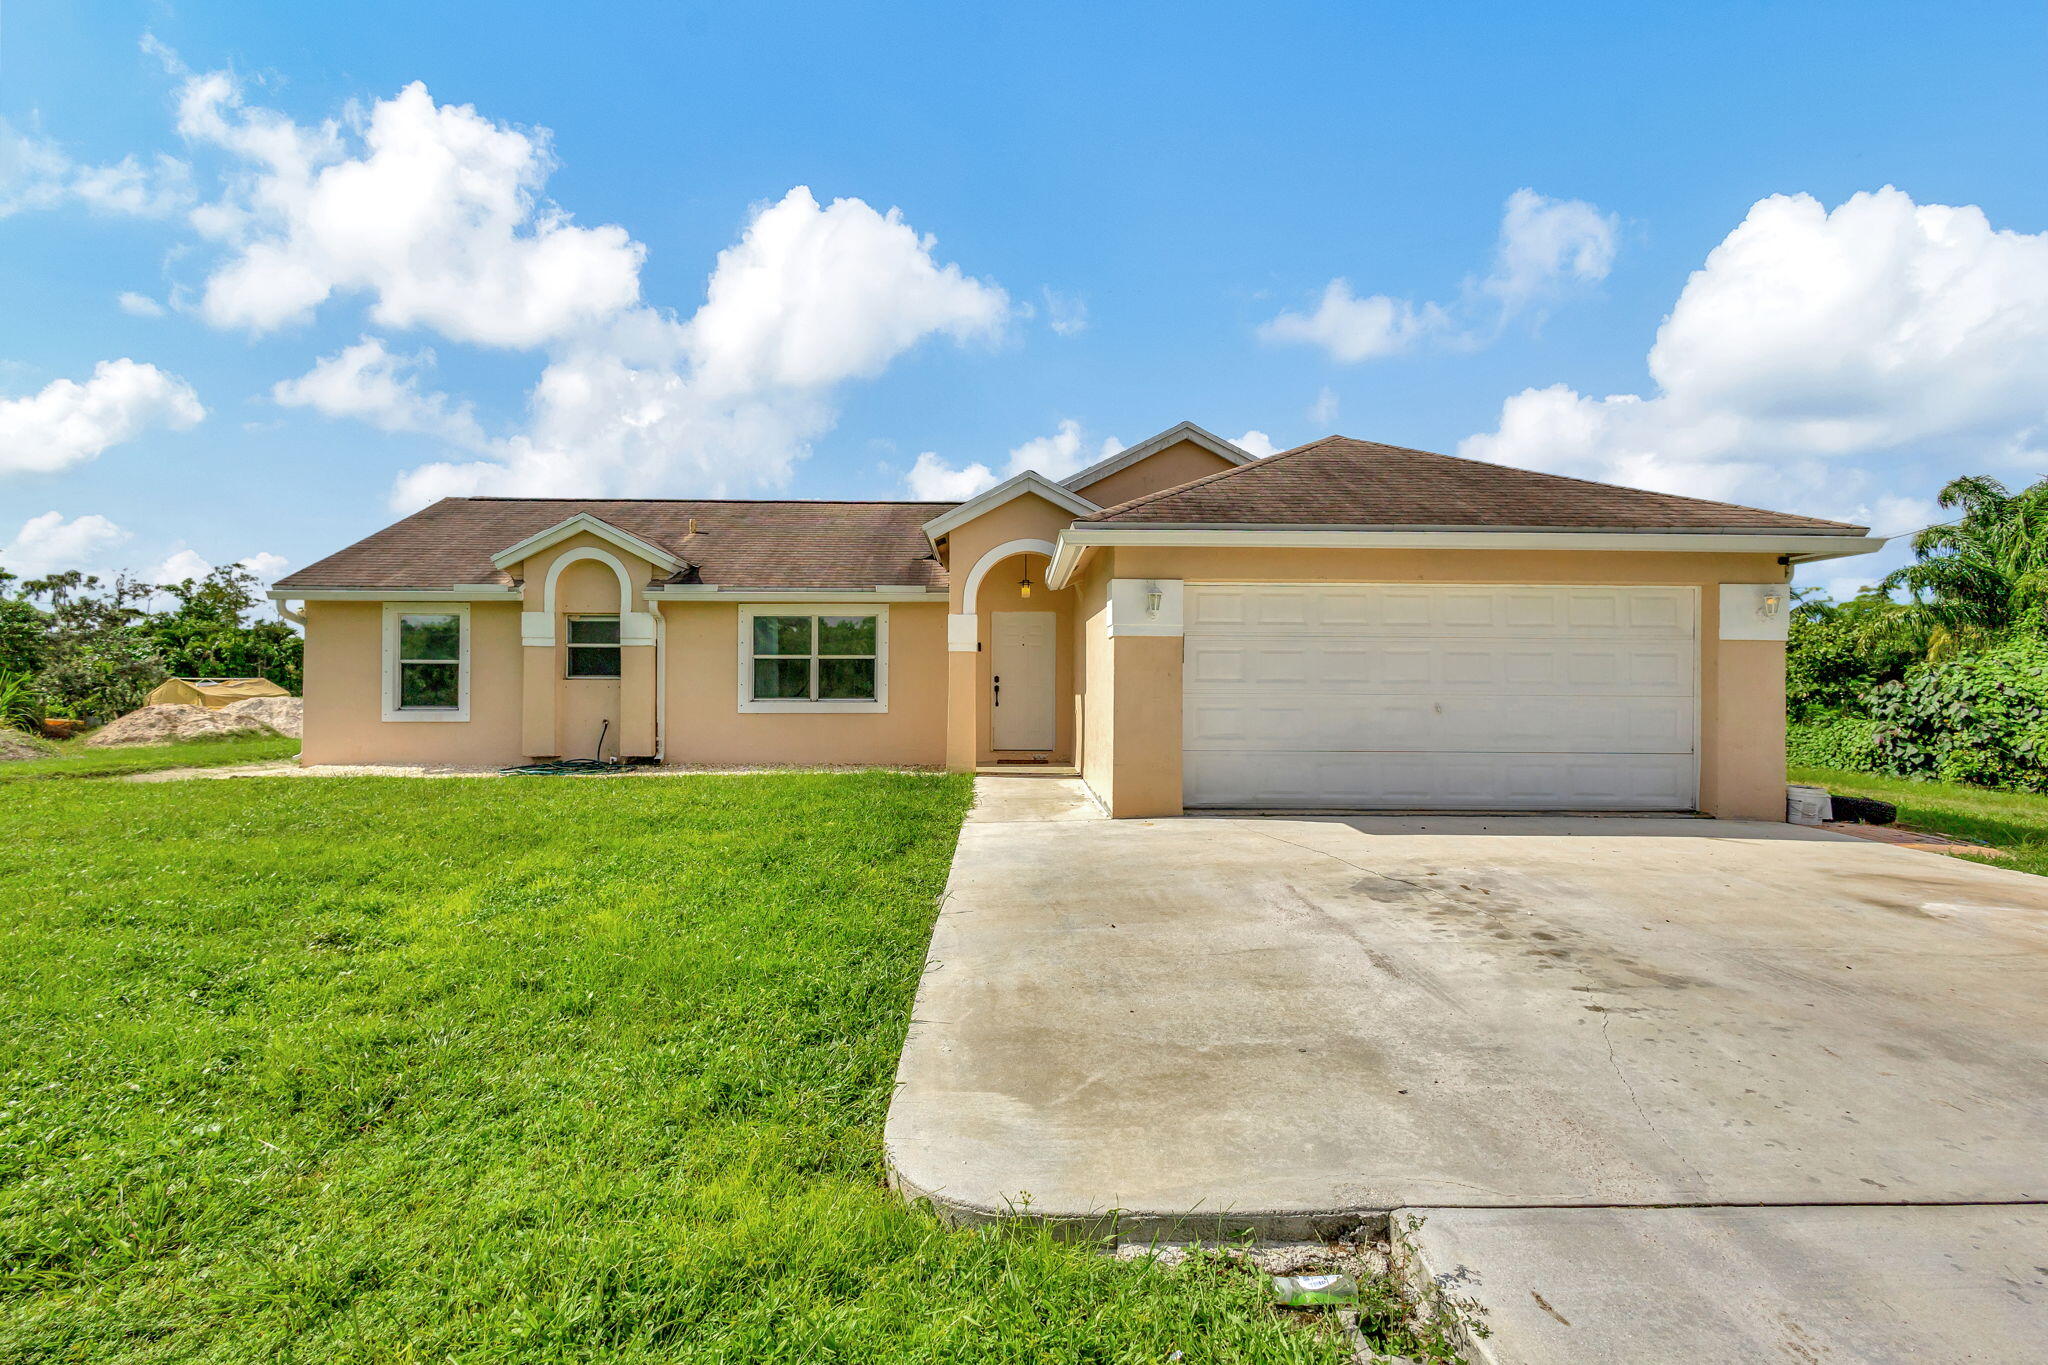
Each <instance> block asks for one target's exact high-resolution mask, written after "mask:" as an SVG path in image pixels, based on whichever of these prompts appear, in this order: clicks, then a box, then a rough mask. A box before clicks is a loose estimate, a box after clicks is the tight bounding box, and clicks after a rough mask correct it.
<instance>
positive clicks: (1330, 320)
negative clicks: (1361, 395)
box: [1258, 189, 1619, 365]
mask: <svg viewBox="0 0 2048 1365" xmlns="http://www.w3.org/2000/svg"><path fill="white" fill-rule="evenodd" d="M1618 229H1619V223H1618V220H1617V219H1616V218H1615V217H1614V215H1612V214H1609V213H1603V212H1601V211H1600V210H1599V209H1598V208H1595V207H1594V206H1593V205H1591V204H1589V203H1587V202H1586V201H1585V200H1583V199H1550V198H1546V197H1545V196H1543V195H1540V194H1538V193H1537V192H1536V191H1534V190H1531V189H1519V190H1516V191H1515V192H1514V193H1513V194H1511V195H1509V196H1508V201H1507V204H1506V205H1505V206H1504V208H1503V209H1502V213H1501V225H1500V239H1499V241H1498V242H1497V243H1496V245H1495V247H1494V257H1493V267H1492V270H1491V271H1490V273H1488V274H1487V275H1486V276H1485V277H1483V278H1481V279H1477V280H1467V281H1466V282H1465V287H1464V291H1463V296H1462V297H1461V298H1459V299H1458V300H1457V301H1455V302H1453V303H1449V304H1442V303H1430V302H1421V303H1418V302H1415V301H1413V300H1411V299H1403V298H1395V297H1393V296H1391V295H1388V294H1368V295H1365V296H1363V297H1360V296H1359V294H1358V293H1357V292H1356V291H1355V290H1354V289H1353V288H1352V286H1351V282H1350V280H1348V279H1345V278H1343V277H1341V276H1340V277H1339V278H1337V279H1333V280H1331V281H1330V282H1329V283H1328V284H1327V285H1325V286H1323V292H1322V296H1321V297H1320V298H1319V299H1318V300H1317V302H1316V306H1315V307H1314V308H1312V309H1310V310H1307V311H1305V312H1283V313H1281V314H1279V315H1278V316H1276V317H1274V318H1272V319H1271V320H1269V321H1267V322H1265V323H1263V324H1261V325H1260V327H1259V329H1258V334H1259V336H1260V337H1261V338H1262V339H1263V340H1266V341H1270V342H1280V343H1299V344H1304V345H1311V346H1317V347H1320V348H1321V349H1322V350H1323V351H1324V352H1325V353H1326V354H1328V355H1329V357H1330V358H1331V359H1332V360H1335V361H1337V362H1338V363H1340V364H1345V365H1355V364H1358V363H1359V362H1361V361H1366V360H1377V359H1380V358H1381V357H1384V356H1390V355H1399V354H1401V353H1402V352H1404V351H1410V350H1413V349H1414V348H1415V347H1417V346H1418V345H1421V344H1422V343H1424V342H1426V341H1439V342H1442V343H1444V344H1447V345H1462V346H1471V345H1477V344H1479V343H1481V342H1482V341H1484V340H1485V339H1486V335H1487V334H1488V333H1489V332H1498V331H1499V330H1500V328H1501V326H1502V325H1503V324H1505V323H1506V322H1507V321H1508V319H1509V318H1511V317H1513V316H1515V315H1516V314H1518V313H1521V312H1524V311H1526V310H1528V309H1529V308H1531V307H1532V305H1535V304H1538V303H1542V302H1548V301H1551V300H1554V299H1557V298H1559V297H1562V296H1563V295H1564V294H1565V293H1566V292H1567V291H1568V290H1569V289H1571V288H1573V287H1583V286H1586V285H1591V284H1597V283H1599V282H1600V281H1601V280H1604V279H1606V278H1607V272H1608V271H1609V270H1610V269H1612V268H1613V265H1614V252H1615V237H1616V234H1617V232H1618Z"/></svg>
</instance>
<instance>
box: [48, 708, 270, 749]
mask: <svg viewBox="0 0 2048 1365" xmlns="http://www.w3.org/2000/svg"><path fill="white" fill-rule="evenodd" d="M271 733H272V731H271V728H270V727H269V726H268V725H265V724H264V723H263V722H262V721H260V720H257V719H256V718H255V717H254V716H231V715H229V714H228V713H227V712H226V711H209V710H207V709H206V708H205V707H203V706H180V705H176V704H172V705H168V706H145V707H143V708H142V709H141V710H139V711H130V712H129V713H128V714H127V715H125V716H123V717H121V719H119V720H117V721H114V722H112V723H111V724H108V725H103V726H101V727H100V728H99V729H97V730H95V731H93V732H92V733H91V734H90V735H87V736H86V737H85V739H84V741H83V743H84V744H85V747H86V748H88V749H115V748H120V747H122V746H124V745H129V744H171V743H174V742H176V741H178V740H181V739H219V738H222V737H225V736H227V735H267V734H271Z"/></svg>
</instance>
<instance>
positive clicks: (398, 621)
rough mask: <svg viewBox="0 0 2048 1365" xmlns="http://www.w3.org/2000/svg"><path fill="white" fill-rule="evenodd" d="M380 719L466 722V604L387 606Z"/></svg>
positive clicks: (467, 697) (467, 638)
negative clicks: (382, 709) (382, 705)
mask: <svg viewBox="0 0 2048 1365" xmlns="http://www.w3.org/2000/svg"><path fill="white" fill-rule="evenodd" d="M384 719H386V720H468V719H469V604H468V603H467V602H450V603H445V604H443V603H405V602H392V603H387V604H386V605H385V608H384Z"/></svg>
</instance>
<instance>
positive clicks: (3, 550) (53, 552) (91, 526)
mask: <svg viewBox="0 0 2048 1365" xmlns="http://www.w3.org/2000/svg"><path fill="white" fill-rule="evenodd" d="M127 539H128V532H126V531H124V530H122V529H121V528H120V527H119V526H116V525H115V524H114V523H113V522H111V521H108V520H107V519H106V518H105V517H102V516H98V515H89V516H83V517H73V518H71V519H70V520H68V521H67V520H65V518H64V514H63V513H61V512H45V513H43V514H42V515H41V516H38V517H30V518H29V519H28V520H27V521H25V522H23V523H22V526H21V529H20V530H18V531H16V532H15V533H14V538H13V539H11V540H9V541H8V542H7V543H6V544H5V545H0V569H6V570H7V571H8V572H10V573H13V574H16V575H18V576H20V577H22V578H40V577H42V576H43V575H44V574H50V573H58V572H61V571H62V570H65V569H93V568H97V567H98V565H99V562H100V556H101V555H102V554H103V553H105V552H106V551H107V550H110V549H112V548H113V547H114V546H116V545H119V544H120V543H121V542H123V541H125V540H127Z"/></svg>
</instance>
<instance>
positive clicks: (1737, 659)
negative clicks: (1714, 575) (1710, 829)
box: [1700, 583, 1792, 820]
mask: <svg viewBox="0 0 2048 1365" xmlns="http://www.w3.org/2000/svg"><path fill="white" fill-rule="evenodd" d="M1714 598H1715V600H1713V602H1712V603H1711V606H1710V608H1709V611H1710V612H1711V615H1712V618H1713V621H1714V634H1715V636H1716V637H1717V638H1716V639H1715V640H1714V645H1715V649H1714V663H1713V671H1714V677H1713V683H1714V726H1713V754H1712V757H1713V763H1712V765H1711V771H1712V774H1713V777H1712V781H1711V783H1706V782H1703V783H1702V784H1701V789H1700V807H1701V809H1702V810H1704V811H1705V812H1706V813H1707V814H1709V815H1714V816H1719V817H1720V818H1721V819H1723V820H1783V819H1784V818H1785V639H1786V635H1787V633H1788V626H1789V624H1790V617H1791V613H1792V602H1791V589H1789V588H1788V587H1787V586H1786V585H1785V584H1783V583H1723V584H1721V585H1720V591H1719V592H1718V593H1717V594H1715V595H1714ZM1709 611H1703V612H1702V613H1701V615H1702V616H1706V615H1708V614H1709ZM1706 757H1707V755H1705V754H1702V755H1701V758H1702V759H1703V760H1704V759H1705V758H1706Z"/></svg>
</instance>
